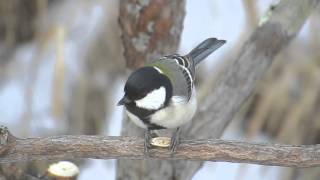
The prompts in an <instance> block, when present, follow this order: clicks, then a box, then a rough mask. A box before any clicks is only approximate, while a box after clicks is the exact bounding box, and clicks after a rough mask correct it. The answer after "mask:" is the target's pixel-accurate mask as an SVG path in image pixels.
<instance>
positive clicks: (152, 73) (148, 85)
mask: <svg viewBox="0 0 320 180" xmlns="http://www.w3.org/2000/svg"><path fill="white" fill-rule="evenodd" d="M162 87H163V88H165V96H166V97H165V102H164V105H166V104H167V103H168V102H169V99H170V98H171V96H172V84H171V82H170V80H169V78H168V77H167V76H165V75H163V74H162V73H160V72H159V71H158V70H157V69H155V68H154V67H151V66H150V67H148V66H147V67H143V68H140V69H138V70H136V71H134V72H133V73H132V74H131V75H130V76H129V78H128V80H127V82H126V84H125V87H124V93H125V95H124V97H123V98H122V99H121V100H120V101H119V103H118V105H126V106H127V105H130V104H131V105H132V104H135V101H137V100H140V99H143V98H144V97H146V96H147V95H148V94H149V93H150V92H152V91H154V90H157V89H159V88H162Z"/></svg>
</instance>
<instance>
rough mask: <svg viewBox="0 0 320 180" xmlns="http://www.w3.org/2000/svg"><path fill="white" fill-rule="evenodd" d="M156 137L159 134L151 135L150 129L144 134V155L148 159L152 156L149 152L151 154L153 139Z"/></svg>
mask: <svg viewBox="0 0 320 180" xmlns="http://www.w3.org/2000/svg"><path fill="white" fill-rule="evenodd" d="M156 136H157V134H156V133H151V131H150V130H149V129H148V130H146V131H145V133H144V155H145V156H146V157H149V156H150V154H149V152H150V149H151V147H152V145H151V139H152V138H154V137H156Z"/></svg>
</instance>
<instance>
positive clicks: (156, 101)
mask: <svg viewBox="0 0 320 180" xmlns="http://www.w3.org/2000/svg"><path fill="white" fill-rule="evenodd" d="M165 100H166V89H165V88H164V87H162V86H161V87H160V88H159V89H155V90H153V91H151V92H150V93H149V94H147V95H146V96H145V97H144V98H142V99H139V100H136V101H135V102H136V105H137V106H138V107H140V108H144V109H152V110H156V109H159V108H160V107H161V106H162V105H163V104H164V102H165Z"/></svg>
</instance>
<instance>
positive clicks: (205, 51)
mask: <svg viewBox="0 0 320 180" xmlns="http://www.w3.org/2000/svg"><path fill="white" fill-rule="evenodd" d="M224 43H226V41H225V40H218V39H216V38H208V39H206V40H204V41H203V42H202V43H200V44H199V45H198V46H197V47H195V48H194V49H193V50H192V51H191V52H190V53H189V54H187V55H186V56H188V57H190V58H191V59H192V60H193V62H194V64H195V65H197V64H198V63H200V62H201V61H202V60H204V59H205V58H206V57H207V56H209V55H210V54H211V53H212V52H213V51H215V50H216V49H218V48H219V47H221V46H222V45H223V44H224Z"/></svg>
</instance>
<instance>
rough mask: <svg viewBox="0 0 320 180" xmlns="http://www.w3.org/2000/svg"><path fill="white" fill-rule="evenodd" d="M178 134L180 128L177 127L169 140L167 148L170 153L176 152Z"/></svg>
mask: <svg viewBox="0 0 320 180" xmlns="http://www.w3.org/2000/svg"><path fill="white" fill-rule="evenodd" d="M179 134H180V128H177V129H176V131H175V132H174V133H173V135H172V137H171V142H170V146H169V150H170V151H171V155H173V154H174V153H175V152H176V150H177V147H178V145H179V140H180V138H179Z"/></svg>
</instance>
